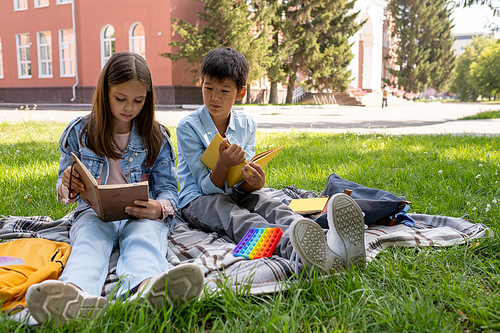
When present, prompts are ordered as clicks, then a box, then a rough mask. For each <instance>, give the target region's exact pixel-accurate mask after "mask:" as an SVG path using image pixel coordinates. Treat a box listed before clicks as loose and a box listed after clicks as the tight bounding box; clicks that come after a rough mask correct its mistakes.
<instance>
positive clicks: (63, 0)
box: [56, 0, 73, 5]
mask: <svg viewBox="0 0 500 333" xmlns="http://www.w3.org/2000/svg"><path fill="white" fill-rule="evenodd" d="M72 2H73V0H57V1H56V5H65V4H67V3H72Z"/></svg>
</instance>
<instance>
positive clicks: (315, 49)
mask: <svg viewBox="0 0 500 333" xmlns="http://www.w3.org/2000/svg"><path fill="white" fill-rule="evenodd" d="M284 3H285V4H286V8H285V10H283V12H284V18H283V25H282V30H281V32H282V34H283V38H284V39H285V40H292V41H293V44H294V45H296V48H295V49H294V52H293V54H292V57H291V58H290V60H289V66H290V70H289V73H290V76H289V78H288V93H287V101H286V102H287V103H291V102H292V96H293V95H292V92H293V89H294V86H295V81H296V78H297V76H298V71H299V70H302V71H304V72H305V73H306V74H307V76H308V79H307V80H306V81H305V85H306V86H307V87H308V88H315V89H318V90H323V89H331V90H345V89H347V87H348V86H349V83H350V82H351V78H350V77H351V72H350V71H349V70H348V69H347V67H348V65H349V64H350V62H351V60H352V58H353V54H352V52H351V45H350V44H349V43H348V38H349V37H350V36H352V35H354V33H356V31H358V30H359V29H360V28H361V25H362V24H363V23H364V22H363V23H361V24H357V23H356V22H355V20H356V17H357V16H358V14H359V11H358V12H351V10H352V9H353V8H354V1H346V0H341V1H339V0H322V1H303V0H293V1H287V2H284Z"/></svg>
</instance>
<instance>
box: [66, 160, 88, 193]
mask: <svg viewBox="0 0 500 333" xmlns="http://www.w3.org/2000/svg"><path fill="white" fill-rule="evenodd" d="M70 175H71V166H69V167H67V168H66V170H64V171H63V176H62V184H63V185H64V186H66V188H67V189H69V179H70ZM71 190H74V192H76V194H78V193H80V192H83V191H85V184H83V182H82V180H81V179H80V174H79V173H78V172H77V171H76V170H75V169H73V176H72V177H71ZM71 194H72V193H71Z"/></svg>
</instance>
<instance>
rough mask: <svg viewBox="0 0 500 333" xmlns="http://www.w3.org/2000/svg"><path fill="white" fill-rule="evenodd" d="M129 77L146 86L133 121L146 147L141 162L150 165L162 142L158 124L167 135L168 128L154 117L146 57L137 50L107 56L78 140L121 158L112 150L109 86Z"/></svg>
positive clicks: (151, 86)
mask: <svg viewBox="0 0 500 333" xmlns="http://www.w3.org/2000/svg"><path fill="white" fill-rule="evenodd" d="M130 80H139V82H141V83H142V84H144V85H145V86H146V88H147V94H146V98H145V101H144V106H143V107H142V110H141V112H140V113H139V114H138V115H137V117H135V118H134V120H133V121H134V122H135V128H136V130H137V133H138V134H139V135H140V136H141V138H142V142H143V144H144V146H145V147H146V150H147V156H146V160H145V162H144V164H145V166H147V167H152V166H153V165H154V163H155V161H156V158H157V157H158V154H159V153H160V149H161V145H162V142H163V133H162V128H163V130H164V131H165V132H166V133H167V135H168V136H170V132H169V131H168V129H167V128H166V127H164V126H163V125H161V124H160V123H158V122H157V121H156V120H155V100H156V98H155V93H154V89H153V82H152V79H151V72H150V71H149V67H148V64H147V63H146V60H144V58H142V57H141V56H140V55H138V54H135V53H132V52H119V53H116V54H114V55H113V56H112V57H111V58H109V60H108V61H107V62H106V65H104V68H103V69H102V71H101V74H100V75H99V80H98V81H97V86H96V89H95V92H94V98H93V100H92V112H91V113H90V115H89V121H88V122H87V124H86V125H85V127H84V128H83V131H82V132H81V134H80V143H81V144H82V145H83V144H84V145H85V146H86V147H87V148H89V149H90V150H92V151H93V152H94V153H95V154H96V155H97V156H100V157H108V158H112V159H120V158H122V156H121V155H120V154H119V153H118V152H117V151H116V148H115V147H116V144H115V142H114V139H113V130H112V129H113V115H112V113H111V108H110V106H109V88H110V87H112V86H114V85H117V84H120V83H124V82H127V81H130ZM84 135H85V136H84ZM83 141H85V142H83Z"/></svg>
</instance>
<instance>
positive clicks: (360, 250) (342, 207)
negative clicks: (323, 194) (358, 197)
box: [327, 193, 366, 267]
mask: <svg viewBox="0 0 500 333" xmlns="http://www.w3.org/2000/svg"><path fill="white" fill-rule="evenodd" d="M327 217H328V226H329V227H330V229H333V228H335V230H337V233H338V235H339V236H340V239H342V241H343V243H344V247H345V253H346V258H344V260H345V265H346V266H347V267H352V266H357V267H364V266H365V265H366V252H365V220H364V217H363V212H362V211H361V208H359V205H358V204H357V203H356V201H354V199H353V198H351V197H350V196H348V195H347V194H344V193H338V194H335V195H333V196H332V197H331V198H330V200H329V201H328V209H327Z"/></svg>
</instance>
